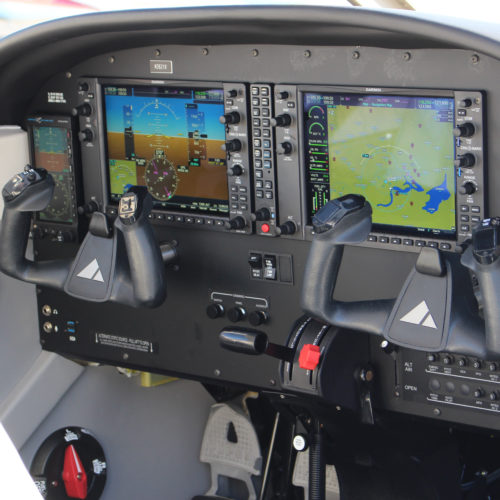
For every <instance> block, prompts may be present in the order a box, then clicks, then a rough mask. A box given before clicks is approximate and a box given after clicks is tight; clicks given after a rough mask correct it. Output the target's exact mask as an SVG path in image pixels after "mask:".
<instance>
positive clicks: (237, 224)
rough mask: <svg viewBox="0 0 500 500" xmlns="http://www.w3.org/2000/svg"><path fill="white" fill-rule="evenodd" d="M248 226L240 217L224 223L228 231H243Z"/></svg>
mask: <svg viewBox="0 0 500 500" xmlns="http://www.w3.org/2000/svg"><path fill="white" fill-rule="evenodd" d="M246 225H247V222H246V220H245V219H244V218H243V217H241V216H240V215H238V216H237V217H235V218H234V219H231V220H228V221H227V222H225V223H224V227H225V228H226V229H243V228H244V227H245V226H246Z"/></svg>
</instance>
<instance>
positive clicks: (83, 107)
mask: <svg viewBox="0 0 500 500" xmlns="http://www.w3.org/2000/svg"><path fill="white" fill-rule="evenodd" d="M71 114H72V115H73V116H78V115H80V116H90V115H91V114H92V108H91V106H90V104H89V103H87V102H84V103H83V104H80V105H79V106H76V107H75V108H73V109H72V110H71Z"/></svg>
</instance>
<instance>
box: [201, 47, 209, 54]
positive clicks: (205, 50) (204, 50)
mask: <svg viewBox="0 0 500 500" xmlns="http://www.w3.org/2000/svg"><path fill="white" fill-rule="evenodd" d="M201 53H202V54H203V55H204V56H208V49H207V48H206V47H205V48H203V49H201Z"/></svg>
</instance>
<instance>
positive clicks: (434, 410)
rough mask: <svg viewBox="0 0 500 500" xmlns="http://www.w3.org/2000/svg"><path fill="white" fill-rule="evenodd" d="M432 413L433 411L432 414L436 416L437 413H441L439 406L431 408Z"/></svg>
mask: <svg viewBox="0 0 500 500" xmlns="http://www.w3.org/2000/svg"><path fill="white" fill-rule="evenodd" d="M432 413H434V415H436V417H439V415H441V410H440V409H439V408H434V409H433V410H432Z"/></svg>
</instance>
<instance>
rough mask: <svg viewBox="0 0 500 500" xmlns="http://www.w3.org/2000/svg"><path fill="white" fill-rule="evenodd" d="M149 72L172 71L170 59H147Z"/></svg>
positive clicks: (172, 66)
mask: <svg viewBox="0 0 500 500" xmlns="http://www.w3.org/2000/svg"><path fill="white" fill-rule="evenodd" d="M149 72H150V73H168V74H171V73H173V72H174V65H173V63H172V61H154V60H150V61H149Z"/></svg>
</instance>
